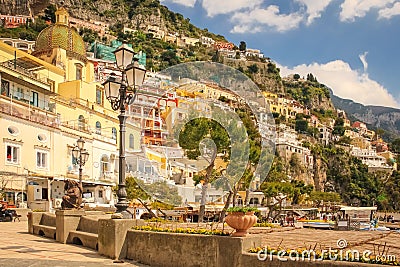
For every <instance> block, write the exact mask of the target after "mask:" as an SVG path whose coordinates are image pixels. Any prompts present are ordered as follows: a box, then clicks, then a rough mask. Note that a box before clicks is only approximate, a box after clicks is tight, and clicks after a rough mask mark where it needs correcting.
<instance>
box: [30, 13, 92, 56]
mask: <svg viewBox="0 0 400 267" xmlns="http://www.w3.org/2000/svg"><path fill="white" fill-rule="evenodd" d="M35 47H36V49H35V51H34V52H33V54H36V55H39V54H42V53H46V52H48V51H50V50H52V49H53V48H62V49H65V50H66V51H67V52H72V53H71V54H72V55H74V54H75V55H76V56H78V57H81V56H83V57H85V56H86V50H85V43H84V42H83V39H82V37H81V36H80V35H79V34H78V32H77V31H76V30H75V29H74V28H71V27H69V26H68V13H67V11H66V10H65V9H64V8H61V9H59V10H57V12H56V23H55V24H53V25H51V26H49V27H47V28H45V29H43V30H42V31H41V32H40V33H39V35H38V37H37V39H36V44H35Z"/></svg>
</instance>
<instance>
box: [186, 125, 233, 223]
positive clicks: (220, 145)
mask: <svg viewBox="0 0 400 267" xmlns="http://www.w3.org/2000/svg"><path fill="white" fill-rule="evenodd" d="M204 138H211V139H212V140H213V141H214V144H215V146H216V147H215V148H212V147H210V146H208V145H207V144H204V146H203V148H204V151H200V150H199V147H200V144H201V143H200V142H201V141H202V140H203V139H204ZM229 144H230V140H229V136H228V134H227V132H226V130H225V129H224V128H223V127H222V126H221V125H220V124H219V123H218V122H216V121H215V120H211V119H207V118H196V119H193V120H190V121H189V122H188V123H186V124H185V125H184V127H183V129H182V131H181V132H180V134H179V145H180V146H181V147H182V148H183V149H185V152H186V155H187V157H188V158H189V159H197V158H198V157H199V156H200V155H202V157H203V158H204V159H206V160H207V161H208V164H209V165H208V167H207V168H206V171H205V174H204V175H202V176H201V178H202V181H203V184H202V190H201V202H200V210H199V222H202V221H203V218H204V214H205V205H206V195H207V188H208V185H209V183H210V182H211V178H212V173H213V169H214V165H215V159H216V157H217V153H218V152H223V151H224V150H225V149H227V148H228V147H229ZM201 152H203V154H201Z"/></svg>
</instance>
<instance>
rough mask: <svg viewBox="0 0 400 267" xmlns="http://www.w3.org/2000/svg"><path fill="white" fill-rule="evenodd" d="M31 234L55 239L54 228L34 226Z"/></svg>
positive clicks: (40, 225)
mask: <svg viewBox="0 0 400 267" xmlns="http://www.w3.org/2000/svg"><path fill="white" fill-rule="evenodd" d="M33 234H35V235H40V236H45V237H48V238H53V239H56V227H55V226H48V225H42V224H34V225H33Z"/></svg>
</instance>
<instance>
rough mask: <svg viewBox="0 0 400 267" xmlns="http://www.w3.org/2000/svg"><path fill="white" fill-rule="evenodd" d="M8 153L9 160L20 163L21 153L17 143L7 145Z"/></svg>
mask: <svg viewBox="0 0 400 267" xmlns="http://www.w3.org/2000/svg"><path fill="white" fill-rule="evenodd" d="M6 150H7V151H6V155H7V162H8V163H13V164H18V163H19V153H20V147H19V146H16V145H7V146H6Z"/></svg>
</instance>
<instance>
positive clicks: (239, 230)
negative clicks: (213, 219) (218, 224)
mask: <svg viewBox="0 0 400 267" xmlns="http://www.w3.org/2000/svg"><path fill="white" fill-rule="evenodd" d="M225 222H226V223H227V224H228V225H229V226H230V227H232V228H233V229H235V230H236V231H235V232H234V233H233V234H232V236H241V237H243V236H246V235H247V230H248V229H249V228H251V227H252V226H253V225H254V224H256V222H257V216H255V215H254V212H253V211H250V212H246V213H244V212H231V213H229V214H228V216H226V218H225Z"/></svg>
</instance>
